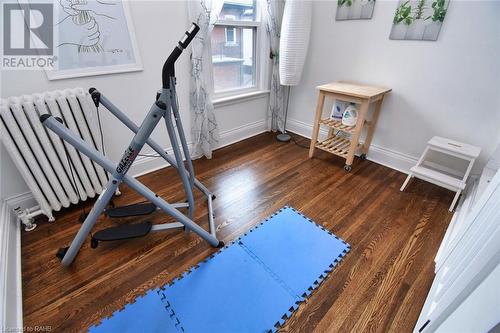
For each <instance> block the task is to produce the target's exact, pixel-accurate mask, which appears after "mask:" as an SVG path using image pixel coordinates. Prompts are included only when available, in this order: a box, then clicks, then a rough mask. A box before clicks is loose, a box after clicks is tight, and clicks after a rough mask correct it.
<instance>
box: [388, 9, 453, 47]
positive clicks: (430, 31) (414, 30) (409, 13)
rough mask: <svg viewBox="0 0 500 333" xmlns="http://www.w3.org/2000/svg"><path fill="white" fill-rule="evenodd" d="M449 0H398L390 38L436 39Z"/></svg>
mask: <svg viewBox="0 0 500 333" xmlns="http://www.w3.org/2000/svg"><path fill="white" fill-rule="evenodd" d="M448 4H449V0H400V1H399V3H398V7H397V8H396V12H395V13H394V19H393V22H392V23H393V25H392V29H391V34H390V36H389V38H390V39H396V40H430V41H435V40H437V39H438V36H439V31H440V30H441V26H442V25H443V21H444V18H445V16H446V12H447V10H448Z"/></svg>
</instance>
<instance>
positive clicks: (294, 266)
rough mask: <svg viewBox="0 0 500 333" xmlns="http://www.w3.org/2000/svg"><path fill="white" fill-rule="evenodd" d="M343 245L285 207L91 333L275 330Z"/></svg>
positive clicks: (336, 258) (332, 263)
mask: <svg viewBox="0 0 500 333" xmlns="http://www.w3.org/2000/svg"><path fill="white" fill-rule="evenodd" d="M348 251H349V245H348V244H347V243H345V242H344V241H343V240H341V239H339V238H338V237H337V236H335V235H333V234H332V233H331V232H329V231H328V230H326V229H324V228H323V227H321V226H319V225H317V224H315V223H314V222H313V221H312V220H310V219H308V218H307V217H305V216H304V215H302V214H300V213H299V212H297V211H296V210H295V209H293V208H291V207H284V208H282V209H280V210H279V211H278V212H276V213H274V214H273V215H271V216H270V217H269V218H268V219H266V220H265V221H264V222H262V223H260V224H258V225H257V226H256V227H254V228H253V229H251V230H249V231H248V232H247V233H245V234H244V235H243V236H241V237H240V238H238V239H237V240H235V241H234V242H232V243H231V244H230V245H229V246H226V247H225V248H223V249H221V250H220V251H219V252H217V253H216V254H214V255H212V256H211V257H209V258H208V259H206V260H204V261H202V262H201V263H199V264H198V265H196V267H195V268H192V269H190V270H189V271H187V272H185V273H184V274H183V275H182V276H180V277H179V278H178V279H175V280H174V281H173V282H172V283H171V284H169V285H165V286H163V287H162V288H160V289H153V290H150V291H149V292H148V293H147V294H146V295H145V296H143V297H141V298H138V299H137V300H136V302H135V303H133V304H129V305H127V306H126V307H125V308H124V309H123V310H121V311H117V312H115V313H114V314H113V316H112V317H110V318H108V319H105V320H103V321H102V323H101V324H100V325H99V326H94V327H92V328H91V330H90V331H91V332H137V331H141V332H267V331H275V330H276V328H277V327H279V326H280V325H282V324H283V323H284V322H285V320H286V319H287V318H288V317H289V316H291V314H292V313H293V312H294V311H295V310H296V309H297V308H298V306H299V304H300V302H302V301H303V300H304V299H305V298H306V297H308V296H309V295H310V293H311V291H313V290H314V289H315V288H316V287H317V286H318V285H319V284H320V282H321V281H322V280H323V279H324V278H325V277H326V276H327V275H328V274H329V273H330V272H331V271H332V269H333V268H334V267H335V265H336V264H337V263H338V262H339V261H340V260H341V259H342V258H343V256H344V255H345V254H346V253H347V252H348Z"/></svg>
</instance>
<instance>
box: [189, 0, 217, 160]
mask: <svg viewBox="0 0 500 333" xmlns="http://www.w3.org/2000/svg"><path fill="white" fill-rule="evenodd" d="M223 4H224V1H223V0H192V1H188V13H189V19H190V21H191V22H195V23H196V24H198V25H199V27H200V31H199V32H198V34H197V35H196V37H195V38H194V39H193V41H192V42H191V50H192V53H191V86H190V96H189V99H190V106H191V113H192V116H193V126H192V134H193V144H194V147H193V153H192V155H193V157H200V156H203V155H204V156H206V157H207V158H212V150H213V148H214V147H215V145H216V144H217V142H218V139H219V133H218V126H217V121H216V119H215V113H214V106H213V103H212V95H213V86H214V78H213V71H212V54H211V50H210V33H211V31H212V29H213V27H214V24H215V22H216V21H217V17H218V16H219V13H220V11H221V9H222V5H223Z"/></svg>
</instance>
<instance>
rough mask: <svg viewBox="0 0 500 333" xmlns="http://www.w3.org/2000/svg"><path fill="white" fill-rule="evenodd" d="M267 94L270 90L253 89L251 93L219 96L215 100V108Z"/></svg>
mask: <svg viewBox="0 0 500 333" xmlns="http://www.w3.org/2000/svg"><path fill="white" fill-rule="evenodd" d="M267 94H269V90H258V91H252V92H249V93H243V94H239V95H233V96H228V97H222V98H217V99H215V100H214V101H213V104H214V107H215V108H218V107H221V106H226V105H231V104H236V103H241V102H246V101H251V100H253V99H257V98H261V97H262V96H265V95H267Z"/></svg>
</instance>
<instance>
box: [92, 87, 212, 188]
mask: <svg viewBox="0 0 500 333" xmlns="http://www.w3.org/2000/svg"><path fill="white" fill-rule="evenodd" d="M100 103H101V104H102V105H104V107H106V109H108V110H109V111H110V112H111V113H112V114H113V115H114V116H115V117H116V118H118V120H120V121H121V122H122V123H123V124H124V125H125V126H127V127H128V128H129V129H130V130H131V131H132V132H134V133H137V131H138V130H139V127H138V126H137V125H136V124H135V123H134V122H133V121H132V120H131V119H130V118H128V117H127V115H126V114H124V113H123V112H121V111H120V109H118V108H117V107H116V106H115V105H114V104H113V103H112V102H111V101H110V100H109V99H108V98H107V97H106V96H104V95H102V94H101V96H100ZM146 144H148V145H149V146H150V147H151V148H153V150H154V151H156V152H157V153H158V155H160V156H161V157H163V158H164V159H165V160H166V161H167V162H168V163H169V164H170V165H172V166H173V167H174V168H176V169H178V167H179V166H178V165H177V162H176V161H175V160H174V159H173V158H172V157H170V156H169V155H168V154H167V153H166V152H165V151H164V150H163V149H162V148H161V146H160V145H159V144H158V143H156V142H155V141H154V140H153V139H151V138H149V139H148V140H147V141H146ZM182 166H183V165H182ZM183 167H184V166H183ZM189 176H191V175H189ZM193 178H194V186H196V187H197V188H198V189H199V190H200V191H202V192H203V193H204V194H205V195H207V196H212V192H211V191H210V190H209V189H208V188H206V187H205V185H203V184H202V183H201V182H200V181H199V180H198V179H196V178H195V177H193Z"/></svg>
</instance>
